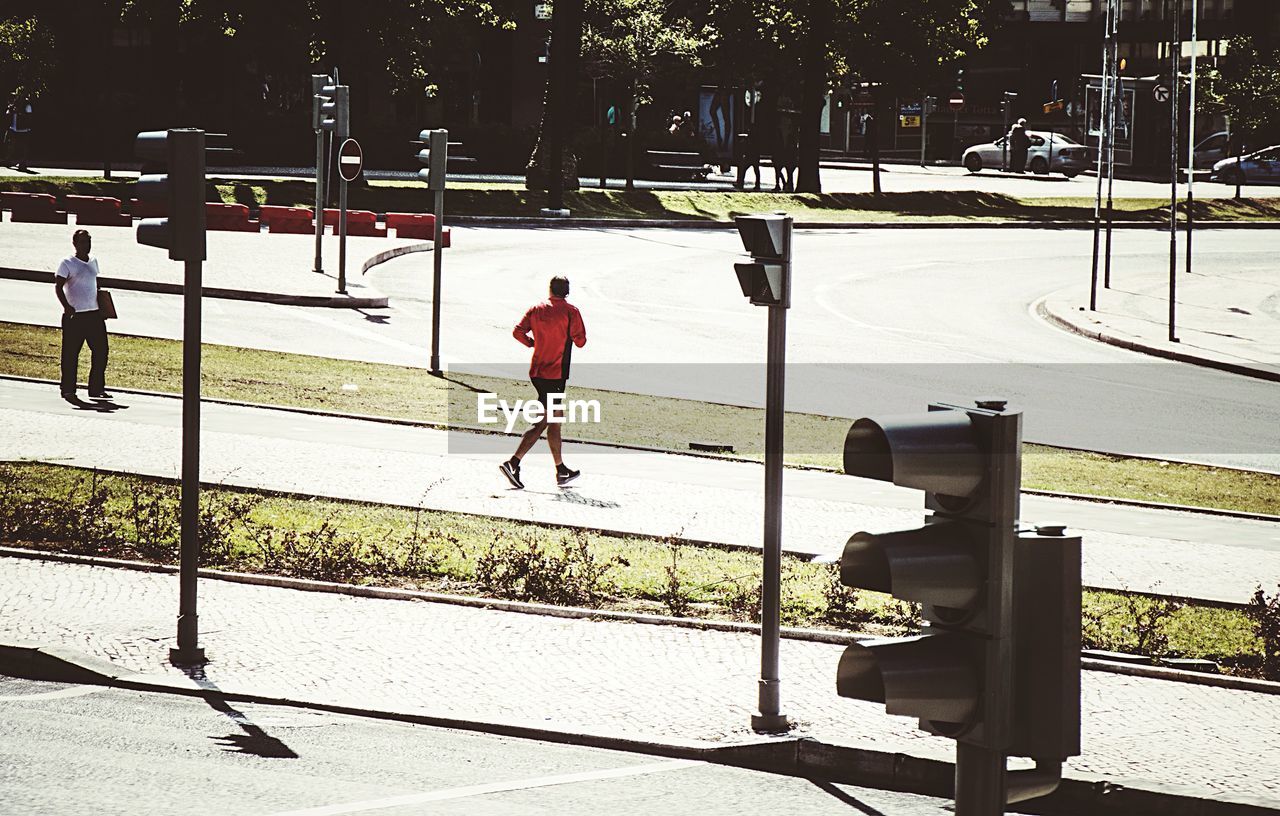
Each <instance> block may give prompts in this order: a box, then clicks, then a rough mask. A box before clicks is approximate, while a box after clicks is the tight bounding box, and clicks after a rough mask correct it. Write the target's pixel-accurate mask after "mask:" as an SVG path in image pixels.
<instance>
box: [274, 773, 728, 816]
mask: <svg viewBox="0 0 1280 816" xmlns="http://www.w3.org/2000/svg"><path fill="white" fill-rule="evenodd" d="M701 764H703V763H701V762H696V761H694V760H691V759H676V760H671V761H669V762H655V763H652V764H649V765H632V766H629V767H626V768H611V769H608V770H603V771H584V772H583V773H576V774H561V775H559V776H543V777H538V778H535V779H521V780H516V781H514V782H491V783H489V784H487V785H467V786H466V787H461V788H447V789H445V790H438V791H430V792H427V793H410V794H406V795H404V796H388V797H386V798H385V799H369V800H367V801H364V802H350V803H348V804H345V805H322V806H321V807H316V808H307V809H305V810H290V811H285V812H280V813H273V814H271V816H339V814H343V813H363V812H365V811H369V810H381V809H383V808H389V807H399V806H401V805H416V804H419V803H422V802H443V801H446V800H449V799H466V798H468V797H471V796H484V795H486V794H490V793H506V792H508V791H518V790H528V789H530V788H546V787H550V786H552V785H572V784H574V783H577V782H593V781H595V780H597V779H620V778H622V777H626V776H643V775H645V774H654V773H664V772H666V771H678V770H681V769H683V768H690V767H692V766H694V765H701Z"/></svg>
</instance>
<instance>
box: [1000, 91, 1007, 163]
mask: <svg viewBox="0 0 1280 816" xmlns="http://www.w3.org/2000/svg"><path fill="white" fill-rule="evenodd" d="M1000 99H1001V101H1002V102H1003V103H1004V104H1003V105H1001V106H1000V107H1002V108H1004V142H1002V143H1001V145H1000V172H1002V173H1008V172H1009V92H1008V91H1004V92H1003V95H1002V96H1001V97H1000Z"/></svg>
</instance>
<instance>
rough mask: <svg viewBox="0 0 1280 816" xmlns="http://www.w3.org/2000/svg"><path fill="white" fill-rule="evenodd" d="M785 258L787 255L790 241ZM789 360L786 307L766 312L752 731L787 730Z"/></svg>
mask: <svg viewBox="0 0 1280 816" xmlns="http://www.w3.org/2000/svg"><path fill="white" fill-rule="evenodd" d="M787 243H788V247H787V255H788V256H790V254H791V252H790V240H788V242H787ZM786 355H787V308H786V306H782V305H779V306H770V307H769V352H768V363H767V366H768V373H767V378H766V379H767V382H766V386H765V420H764V574H763V578H762V585H761V591H760V602H761V607H762V608H761V614H760V705H759V712H758V713H757V714H753V715H752V717H751V727H752V728H753V729H755V730H756V731H785V730H787V727H788V726H787V718H786V716H785V715H784V714H782V697H781V689H780V685H781V680H779V679H778V650H779V639H780V636H781V635H780V633H781V626H782V611H781V610H782V440H783V427H782V419H783V413H784V411H785V398H784V375H785V371H786Z"/></svg>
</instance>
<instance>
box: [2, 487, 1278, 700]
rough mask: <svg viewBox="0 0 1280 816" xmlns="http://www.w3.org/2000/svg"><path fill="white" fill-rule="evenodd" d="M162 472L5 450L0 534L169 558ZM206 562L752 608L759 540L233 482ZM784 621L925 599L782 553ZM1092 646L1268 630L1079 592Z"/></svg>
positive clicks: (555, 599) (881, 629) (497, 593)
mask: <svg viewBox="0 0 1280 816" xmlns="http://www.w3.org/2000/svg"><path fill="white" fill-rule="evenodd" d="M178 508H179V493H178V488H177V485H176V483H175V482H174V481H172V480H161V479H152V478H147V477H138V476H115V475H103V474H97V473H93V472H90V471H86V470H83V469H79V468H72V467H66V466H57V465H44V464H33V463H22V464H18V463H8V464H0V540H3V541H5V542H6V543H9V544H13V545H17V546H23V547H29V548H34V549H44V550H56V551H68V552H75V553H79V554H89V555H97V556H105V557H116V558H134V559H141V560H148V561H153V562H158V563H167V564H173V563H176V561H177V550H178V535H179V533H178V530H179V521H178V516H179V512H178ZM199 535H200V541H201V555H202V566H209V567H221V568H228V569H234V570H239V571H249V572H262V573H270V574H281V575H290V576H295V577H301V578H310V579H316V580H323V581H340V582H346V583H355V584H366V585H378V586H394V587H401V588H411V589H419V590H427V591H433V592H445V593H453V594H460V595H470V596H479V597H498V598H510V599H516V600H524V601H537V602H543V603H552V604H561V605H572V606H586V607H594V608H604V609H612V610H622V611H635V612H649V613H657V614H667V615H676V616H681V617H694V618H705V619H720V620H723V619H728V620H738V621H747V620H757V619H758V613H759V608H760V592H759V588H760V584H759V576H760V571H761V559H760V555H759V553H755V552H742V551H729V550H721V549H715V548H705V547H693V546H688V545H684V544H682V543H681V541H680V540H679V539H678V538H674V537H672V538H667V539H655V538H649V537H643V536H611V535H606V534H604V533H600V532H584V531H581V530H571V529H568V528H563V527H555V526H546V525H536V524H530V523H526V522H519V521H510V520H506V519H495V518H487V517H479V516H469V515H462V514H457V513H443V512H436V511H429V510H415V509H410V508H402V507H392V506H386V505H375V504H364V503H357V502H343V501H335V500H324V499H308V498H299V497H295V496H284V495H280V494H273V493H266V492H256V491H247V490H240V489H229V488H206V489H205V490H203V491H202V493H201V512H200V533H199ZM782 590H783V593H782V621H783V623H784V624H785V625H788V626H803V627H817V628H831V629H840V630H851V631H861V632H866V633H869V634H877V635H897V634H904V633H907V632H910V631H913V630H914V629H915V628H916V627H917V626H918V624H919V620H918V618H919V609H918V607H915V606H914V605H911V604H907V603H904V602H901V601H898V600H896V599H893V598H891V597H889V596H887V595H883V594H880V593H874V592H867V591H861V590H858V591H855V590H851V589H849V588H847V587H844V586H842V585H841V584H840V583H839V581H838V578H837V568H836V567H835V566H834V565H825V564H824V565H819V564H812V563H809V562H808V561H804V560H801V559H797V558H793V557H785V558H784V560H783V580H782ZM1082 625H1083V629H1084V635H1085V645H1086V647H1088V648H1103V649H1108V650H1119V651H1127V652H1131V653H1141V654H1148V655H1152V656H1154V657H1156V658H1162V657H1175V656H1176V657H1194V658H1204V659H1209V660H1213V661H1215V662H1218V663H1219V664H1221V665H1223V666H1225V667H1227V668H1228V670H1230V671H1231V672H1233V673H1236V674H1240V675H1242V676H1257V675H1258V674H1259V673H1260V671H1261V667H1262V665H1263V662H1262V656H1263V642H1262V640H1261V639H1260V637H1259V635H1258V633H1257V632H1256V631H1255V630H1254V628H1253V625H1252V624H1251V622H1250V619H1249V618H1248V616H1247V615H1246V614H1245V613H1244V612H1241V611H1239V610H1226V609H1219V608H1212V607H1200V606H1196V605H1194V604H1186V605H1183V604H1178V603H1172V602H1169V601H1165V600H1153V599H1150V598H1146V597H1142V596H1138V595H1131V594H1126V593H1116V592H1093V591H1087V592H1085V595H1084V616H1083V621H1082Z"/></svg>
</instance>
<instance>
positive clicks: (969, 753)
mask: <svg viewBox="0 0 1280 816" xmlns="http://www.w3.org/2000/svg"><path fill="white" fill-rule="evenodd" d="M1004 769H1005V756H1004V754H1002V753H999V752H997V751H992V750H989V749H987V748H981V747H979V746H976V745H969V744H967V743H965V742H957V743H956V800H955V801H956V810H955V813H956V816H997V814H1000V813H1003V812H1004V805H1005V770H1004Z"/></svg>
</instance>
